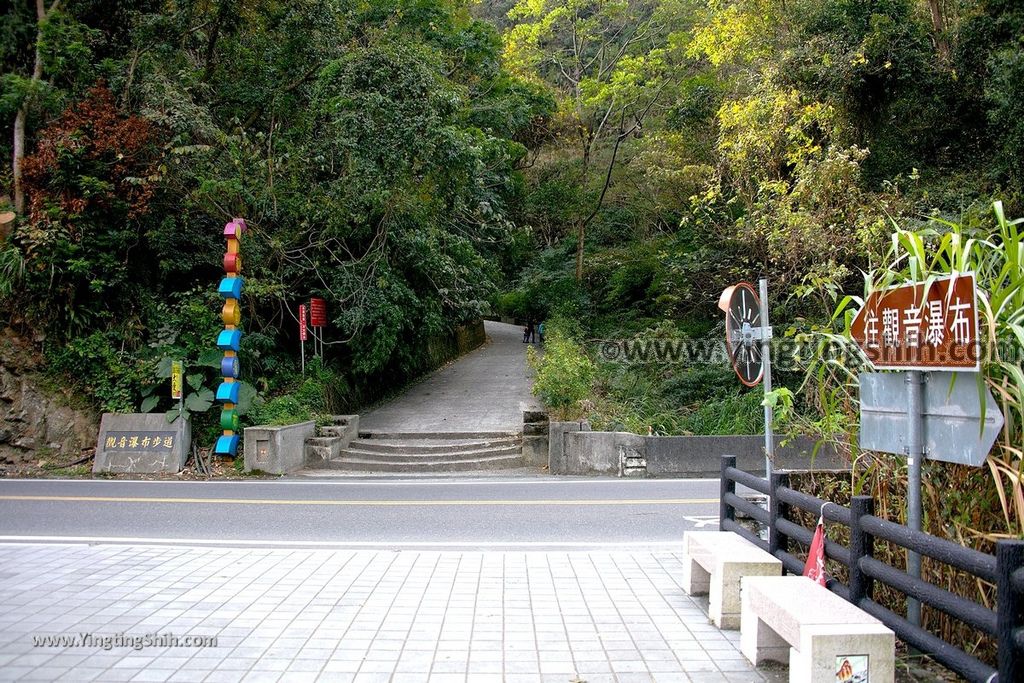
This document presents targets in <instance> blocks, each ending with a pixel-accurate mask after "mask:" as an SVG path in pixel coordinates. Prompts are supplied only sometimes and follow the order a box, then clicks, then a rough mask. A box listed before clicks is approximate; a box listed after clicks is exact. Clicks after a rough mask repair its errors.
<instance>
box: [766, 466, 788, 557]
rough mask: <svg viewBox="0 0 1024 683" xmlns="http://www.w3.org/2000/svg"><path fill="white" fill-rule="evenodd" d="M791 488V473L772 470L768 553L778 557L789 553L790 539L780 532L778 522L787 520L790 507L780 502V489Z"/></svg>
mask: <svg viewBox="0 0 1024 683" xmlns="http://www.w3.org/2000/svg"><path fill="white" fill-rule="evenodd" d="M781 486H785V487H787V488H788V487H789V472H780V471H778V470H772V473H771V476H770V477H769V479H768V491H769V492H770V494H769V495H770V497H769V498H768V552H769V553H771V554H772V557H778V556H779V551H780V550H781V551H783V552H787V553H788V552H789V537H788V536H786V535H785V534H783V533H782V532H781V531H779V525H778V521H779V520H780V519H785V518H786V514H787V513H788V512H789V506H788V505H785V504H784V503H783V502H782V501H780V500H779V487H781Z"/></svg>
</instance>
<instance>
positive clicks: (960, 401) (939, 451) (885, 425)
mask: <svg viewBox="0 0 1024 683" xmlns="http://www.w3.org/2000/svg"><path fill="white" fill-rule="evenodd" d="M978 379H979V378H978V376H977V375H974V374H969V373H964V372H931V373H928V375H927V380H926V381H925V383H924V387H923V389H922V402H921V403H922V420H923V426H922V430H923V434H922V440H921V443H922V447H923V449H924V456H925V457H926V458H928V459H929V460H941V461H943V462H952V463H957V464H959V465H970V466H972V467H980V466H981V465H983V464H985V458H987V457H988V452H989V450H991V449H992V444H994V443H995V441H996V439H997V438H998V437H999V430H1000V429H1002V427H1003V414H1002V413H1001V412H999V405H998V404H997V403H996V401H995V399H994V398H992V394H991V393H990V392H989V390H988V389H987V388H985V389H984V396H985V406H984V408H982V406H981V402H980V400H979V392H978ZM908 434H909V417H908V415H907V389H906V378H905V377H904V375H903V374H902V373H880V372H871V373H862V374H861V375H860V447H861V448H863V449H865V450H870V451H882V452H883V453H896V454H900V455H902V454H905V453H906V452H907V450H908V448H909V445H908V442H907V435H908Z"/></svg>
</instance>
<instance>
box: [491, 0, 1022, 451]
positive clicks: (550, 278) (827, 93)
mask: <svg viewBox="0 0 1024 683" xmlns="http://www.w3.org/2000/svg"><path fill="white" fill-rule="evenodd" d="M485 4H487V5H488V8H482V9H481V10H480V11H481V13H482V15H489V16H493V15H494V12H495V11H496V10H495V9H489V8H496V7H498V6H499V5H500V6H501V8H505V7H507V6H508V3H504V4H502V3H485ZM933 9H934V10H935V12H937V14H936V13H934V12H933V11H932V10H933ZM504 21H505V22H506V23H507V25H508V28H507V30H506V33H505V56H506V60H507V62H508V64H509V65H510V68H513V69H515V70H516V72H517V73H518V74H520V75H522V76H523V77H524V78H532V79H533V80H534V81H536V82H537V83H543V84H545V85H547V86H548V87H550V88H551V89H552V91H553V92H554V93H556V95H557V98H558V109H557V112H556V114H555V116H553V117H552V119H551V121H550V125H549V126H548V129H547V137H546V138H542V139H541V142H542V144H540V145H538V146H536V147H535V149H534V150H533V151H532V155H531V161H532V164H531V166H530V168H529V169H528V171H527V194H526V197H525V198H524V201H523V203H522V207H521V213H520V216H521V221H522V222H523V223H525V224H527V225H529V226H531V228H532V230H533V231H534V243H535V244H536V245H537V252H536V253H535V254H534V255H533V256H532V257H531V258H530V259H529V260H528V261H526V262H525V263H524V267H523V271H522V272H521V276H520V278H519V279H518V281H517V282H516V283H513V286H512V287H510V288H509V289H508V291H506V292H504V293H503V294H502V295H500V296H499V297H497V298H496V299H495V305H496V306H497V307H498V308H499V309H501V310H502V311H504V312H505V313H506V314H509V315H517V316H519V317H535V318H538V319H539V318H542V317H544V316H545V315H552V314H557V315H558V316H559V317H562V318H572V319H575V320H577V321H580V322H581V323H582V326H583V328H584V330H583V331H582V333H581V334H580V335H579V339H580V340H581V343H582V346H581V348H582V349H584V350H585V351H586V352H588V353H590V355H591V356H593V357H594V358H595V360H598V361H600V359H599V358H598V356H599V353H598V351H599V349H600V346H601V344H600V342H601V340H624V339H638V340H641V341H642V340H645V339H651V338H655V339H656V338H663V337H666V336H670V337H674V338H676V339H683V340H704V341H706V342H710V341H715V340H719V339H721V337H722V334H723V330H722V323H721V322H720V321H721V318H720V315H719V312H718V310H717V309H716V308H715V302H716V301H717V298H718V294H719V293H720V292H721V291H722V289H723V288H724V287H725V286H727V285H729V284H732V283H733V282H736V281H737V280H740V279H748V280H753V279H756V277H758V276H760V275H766V276H768V277H769V278H770V282H771V286H770V289H771V292H772V295H771V299H772V304H773V307H774V309H775V310H774V311H773V314H774V315H773V318H774V319H775V320H778V321H783V322H784V323H785V325H786V327H789V326H793V328H794V330H793V333H794V334H795V333H796V332H800V331H803V332H807V331H812V330H814V329H817V328H819V327H820V326H822V325H825V324H827V322H828V321H829V319H830V315H831V312H832V305H833V302H834V295H835V294H836V293H837V292H844V291H845V292H860V291H861V290H862V289H863V281H862V278H861V275H860V271H861V270H866V269H869V268H870V267H872V266H876V265H878V264H880V263H882V262H883V260H884V259H885V256H886V251H887V248H888V245H889V243H890V239H889V237H890V234H891V232H892V225H893V221H895V222H896V223H898V224H899V225H901V226H904V227H907V228H913V227H915V226H918V225H921V224H922V223H923V222H924V221H925V220H927V219H929V218H930V217H939V218H943V219H946V220H952V221H957V222H961V221H962V222H964V223H966V224H976V223H981V222H982V217H983V216H984V215H985V214H986V213H987V212H988V211H989V207H990V204H991V202H992V201H993V200H996V199H999V200H1002V201H1003V203H1004V206H1005V207H1006V210H1007V212H1008V214H1010V215H1018V214H1019V213H1021V208H1022V204H1021V200H1022V195H1021V191H1022V188H1024V178H1022V177H1021V175H1020V168H1019V159H1021V158H1022V155H1021V152H1022V150H1021V148H1020V128H1019V127H1020V125H1021V121H1022V120H1024V119H1022V117H1021V112H1020V109H1019V108H1020V106H1021V98H1020V96H1019V94H1015V92H1014V89H1013V86H1012V85H1011V84H1012V83H1014V82H1015V79H1016V82H1020V79H1019V76H1020V71H1019V69H1020V64H1021V54H1024V52H1022V41H1024V11H1022V9H1021V6H1020V3H1013V2H1004V1H1001V0H998V1H989V0H977V1H975V0H966V1H964V2H956V3H950V2H926V1H925V0H886V1H884V2H873V3H862V2H850V1H849V0H824V1H821V0H790V1H787V2H778V1H777V0H656V1H649V0H631V1H628V0H620V1H617V2H594V1H593V0H545V1H543V2H530V1H523V2H518V3H515V4H514V6H512V7H511V8H510V11H509V12H508V14H507V18H506V19H505V20H504ZM624 132H628V133H629V134H628V135H625V136H624V135H622V133H624ZM989 225H991V224H990V223H989ZM583 227H585V228H586V230H585V231H583V230H582V228H583ZM990 229H991V228H990ZM691 365H692V364H691ZM691 365H687V364H686V363H677V362H668V363H666V362H654V363H632V364H631V365H630V366H629V368H628V370H627V369H623V368H622V364H621V363H611V364H608V363H601V362H599V363H598V369H597V373H596V375H595V380H594V384H593V386H592V393H593V394H594V396H592V397H590V400H589V402H588V403H587V405H586V406H578V407H577V409H578V412H580V413H581V414H582V413H587V414H588V415H589V416H590V417H591V419H593V420H594V421H596V422H598V423H601V424H617V425H627V426H629V427H630V428H631V429H646V428H648V427H650V428H652V429H654V430H655V431H656V432H659V433H680V432H688V431H693V427H695V426H697V427H698V429H699V430H701V431H703V430H704V429H706V428H707V423H705V422H703V421H701V422H700V423H698V425H695V424H694V423H693V422H692V419H691V416H692V415H694V414H695V413H697V412H699V411H707V410H708V407H707V406H706V404H707V403H708V401H709V400H710V397H709V396H708V395H706V394H702V393H701V392H682V393H679V392H674V391H672V390H671V387H673V386H694V385H696V384H697V383H696V382H694V381H692V379H691V378H696V377H698V376H700V374H699V373H700V372H705V371H706V370H702V369H701V368H700V367H692V366H691ZM695 371H697V373H698V374H695ZM627 376H628V377H629V378H630V379H629V380H628V381H623V378H624V377H627ZM801 379H802V373H801V372H799V371H795V372H791V373H781V376H780V377H778V378H777V380H781V381H782V383H783V384H784V385H786V386H789V387H790V388H791V389H795V388H796V387H797V386H798V385H799V384H800V381H801ZM714 383H715V384H716V385H717V386H718V392H717V394H716V395H715V398H714V399H713V402H714V403H716V404H718V409H720V410H726V411H727V412H729V411H732V410H735V411H736V412H737V413H739V412H742V411H744V410H745V406H744V405H743V403H744V401H747V402H749V401H750V400H751V399H747V398H745V396H744V393H743V391H742V390H740V389H739V388H738V387H737V385H736V384H735V382H734V381H733V380H732V379H730V377H729V376H728V373H722V374H721V375H720V376H719V377H718V380H717V381H716V382H714ZM798 402H800V405H799V408H800V409H803V410H808V411H811V412H812V413H813V412H814V411H815V410H816V409H817V406H815V405H814V402H813V401H808V400H805V397H802V396H798ZM741 425H742V422H741V421H739V422H734V423H731V424H728V425H727V426H726V428H727V429H728V428H732V427H740V426H741ZM747 426H752V425H750V424H748V425H747Z"/></svg>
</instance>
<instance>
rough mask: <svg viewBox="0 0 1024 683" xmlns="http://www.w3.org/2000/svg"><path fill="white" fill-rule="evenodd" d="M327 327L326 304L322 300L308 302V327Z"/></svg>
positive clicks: (314, 299)
mask: <svg viewBox="0 0 1024 683" xmlns="http://www.w3.org/2000/svg"><path fill="white" fill-rule="evenodd" d="M326 325H327V302H326V301H324V300H323V299H316V298H312V299H310V300H309V326H310V327H324V326H326Z"/></svg>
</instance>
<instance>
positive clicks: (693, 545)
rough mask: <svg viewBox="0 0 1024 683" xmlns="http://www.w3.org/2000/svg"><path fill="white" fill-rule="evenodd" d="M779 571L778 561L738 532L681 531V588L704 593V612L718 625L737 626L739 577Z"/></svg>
mask: <svg viewBox="0 0 1024 683" xmlns="http://www.w3.org/2000/svg"><path fill="white" fill-rule="evenodd" d="M780 574H782V563H781V562H779V561H778V560H777V559H775V558H774V557H772V556H771V555H770V554H769V553H767V552H765V551H764V550H761V549H760V548H758V547H757V546H756V545H754V544H753V543H751V542H750V541H748V540H746V539H745V538H743V537H742V536H740V535H739V534H734V533H732V532H731V531H687V532H686V533H684V534H683V590H685V591H686V592H687V593H689V594H690V595H707V596H708V616H709V617H711V621H712V622H714V624H715V626H717V627H718V628H729V629H737V628H739V627H740V578H741V577H744V576H779V575H780Z"/></svg>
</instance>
